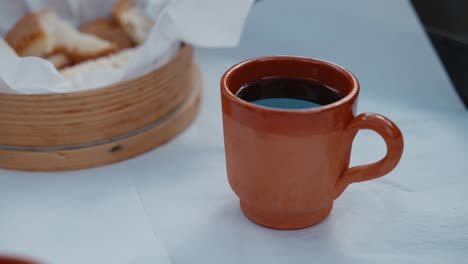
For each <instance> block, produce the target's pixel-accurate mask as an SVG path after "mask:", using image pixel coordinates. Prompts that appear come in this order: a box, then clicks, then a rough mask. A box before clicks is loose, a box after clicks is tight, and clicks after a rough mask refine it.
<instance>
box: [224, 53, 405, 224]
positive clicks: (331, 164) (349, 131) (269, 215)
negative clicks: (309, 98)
mask: <svg viewBox="0 0 468 264" xmlns="http://www.w3.org/2000/svg"><path fill="white" fill-rule="evenodd" d="M271 76H285V77H302V78H310V79H314V80H317V81H319V82H321V83H323V84H326V85H328V86H330V87H333V88H335V89H337V90H339V91H340V92H341V93H342V94H343V95H344V98H342V99H341V100H339V101H336V102H334V103H331V104H328V105H325V106H321V107H318V108H306V109H295V110H286V109H278V108H269V107H263V106H259V105H254V104H251V103H248V102H246V101H243V100H242V99H240V98H238V97H236V96H235V95H234V94H235V93H236V91H237V90H238V89H239V88H240V87H241V86H242V85H243V84H246V83H249V82H252V81H255V80H258V79H261V78H264V77H271ZM358 95H359V82H358V80H357V79H356V77H355V76H354V75H353V74H352V73H351V72H349V71H347V70H346V69H344V68H342V67H340V66H338V65H335V64H333V63H329V62H326V61H321V60H317V59H311V58H303V57H288V56H273V57H262V58H256V59H251V60H248V61H245V62H242V63H239V64H237V65H235V66H233V67H232V68H230V69H229V70H228V71H227V72H226V73H225V74H224V76H223V77H222V79H221V96H222V110H223V127H224V143H225V151H226V164H227V174H228V178H229V183H230V185H231V187H232V189H233V190H234V192H235V193H236V194H237V196H238V197H239V198H240V204H241V208H242V210H243V212H244V213H245V214H246V216H247V217H248V218H250V219H251V220H253V221H254V222H256V223H258V224H260V225H264V226H267V227H271V228H277V229H298V228H304V227H308V226H311V225H314V224H316V223H318V222H320V221H321V220H323V219H324V218H325V217H326V216H327V215H328V214H329V213H330V211H331V209H332V206H333V201H334V200H335V199H336V198H337V197H338V196H339V195H340V194H341V193H342V192H343V191H344V189H345V188H346V186H347V185H349V184H350V183H353V182H359V181H365V180H370V179H374V178H377V177H380V176H383V175H385V174H387V173H388V172H390V171H391V170H392V169H393V168H394V167H395V166H396V165H397V164H398V162H399V160H400V158H401V155H402V152H403V137H402V134H401V132H400V130H399V129H398V127H397V126H396V125H395V124H394V123H393V122H392V121H390V120H389V119H388V118H386V117H384V116H381V115H379V114H374V113H364V114H360V115H357V116H356V107H357V102H358ZM359 129H371V130H374V131H376V132H377V133H378V134H380V136H382V138H383V139H384V140H385V143H386V145H387V154H386V156H385V157H384V158H383V159H381V160H380V161H377V162H375V163H372V164H368V165H361V166H357V167H353V168H349V161H350V155H351V146H352V142H353V139H354V137H355V135H356V133H357V132H358V130H359Z"/></svg>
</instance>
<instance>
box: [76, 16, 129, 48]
mask: <svg viewBox="0 0 468 264" xmlns="http://www.w3.org/2000/svg"><path fill="white" fill-rule="evenodd" d="M80 31H81V32H84V33H87V34H91V35H95V36H96V37H98V38H101V39H104V40H107V41H109V42H112V43H114V44H115V45H116V46H117V48H118V49H119V50H122V49H127V48H131V47H134V46H135V42H134V41H133V39H132V38H130V36H129V35H128V34H127V32H125V30H123V29H122V27H121V26H120V25H119V24H118V23H117V22H116V21H115V20H113V19H111V18H98V19H96V20H93V21H91V22H89V23H87V24H85V25H83V26H82V27H81V28H80Z"/></svg>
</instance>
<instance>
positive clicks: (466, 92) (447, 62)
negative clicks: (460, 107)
mask: <svg viewBox="0 0 468 264" xmlns="http://www.w3.org/2000/svg"><path fill="white" fill-rule="evenodd" d="M411 2H412V3H413V6H414V8H415V9H416V12H417V13H418V15H419V18H420V19H421V21H422V23H423V24H424V27H425V29H426V32H427V34H428V35H429V38H430V39H431V41H432V44H433V45H434V47H435V49H436V50H437V52H438V53H439V57H440V59H441V60H442V63H443V64H444V66H445V68H446V70H447V72H448V74H449V76H450V79H451V80H452V83H453V84H454V86H455V88H456V89H457V91H458V94H459V95H460V96H461V97H462V100H463V102H464V103H465V106H466V107H468V1H467V0H445V1H444V0H412V1H411Z"/></svg>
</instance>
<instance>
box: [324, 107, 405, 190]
mask: <svg viewBox="0 0 468 264" xmlns="http://www.w3.org/2000/svg"><path fill="white" fill-rule="evenodd" d="M360 129H371V130H374V131H375V132H377V133H378V134H379V135H380V136H381V137H382V138H383V139H384V140H385V144H386V145H387V154H386V155H385V157H383V158H382V159H381V160H379V161H377V162H374V163H371V164H366V165H360V166H356V167H352V168H348V169H347V170H345V171H344V172H343V174H341V176H340V177H339V179H338V182H337V184H336V186H335V190H334V194H333V195H334V199H336V198H338V196H340V195H341V194H342V193H343V191H344V190H345V189H346V187H347V186H348V185H349V184H351V183H354V182H361V181H368V180H372V179H375V178H378V177H381V176H383V175H385V174H387V173H389V172H390V171H391V170H393V169H394V168H395V167H396V165H397V164H398V162H399V161H400V158H401V155H402V154H403V145H404V143H403V135H402V134H401V131H400V129H399V128H398V127H397V126H396V125H395V124H394V123H393V122H392V121H391V120H390V119H388V118H386V117H385V116H382V115H379V114H374V113H363V114H360V115H358V116H356V117H355V118H354V119H353V120H352V121H351V123H350V124H349V125H348V126H347V127H346V129H345V133H347V134H348V135H349V138H350V140H351V141H353V140H354V138H355V137H356V134H357V132H358V131H359V130H360Z"/></svg>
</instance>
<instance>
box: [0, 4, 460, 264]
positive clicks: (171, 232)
mask: <svg viewBox="0 0 468 264" xmlns="http://www.w3.org/2000/svg"><path fill="white" fill-rule="evenodd" d="M197 52H198V53H197V57H198V61H199V63H200V65H201V67H202V70H203V75H204V79H205V86H204V89H205V91H204V92H205V93H204V101H203V109H202V111H201V114H200V116H199V117H198V119H197V120H196V121H195V123H194V124H193V125H192V126H191V127H190V128H189V129H188V130H187V131H185V132H184V133H182V134H181V135H180V136H178V137H177V138H176V139H174V140H173V141H171V142H170V143H168V144H166V145H164V146H162V147H160V148H158V149H156V150H154V151H151V152H149V153H147V154H144V155H142V156H139V157H136V158H134V159H131V160H128V161H125V162H121V163H118V164H114V165H110V166H105V167H101V168H96V169H88V170H82V171H74V172H63V173H25V172H14V171H7V170H0V252H2V253H5V252H9V253H17V254H26V255H29V256H33V257H36V258H38V259H41V260H43V261H45V262H48V263H67V264H74V263H166V262H170V261H172V262H173V263H233V264H234V263H359V264H362V263H466V262H465V261H466V259H467V258H468V204H467V203H466V197H467V194H466V193H467V191H466V190H467V188H468V113H467V112H466V111H465V110H464V108H463V106H462V103H461V101H460V100H459V98H458V97H457V96H456V93H455V91H454V89H453V88H452V86H451V84H450V81H449V79H448V78H447V75H446V74H445V72H444V70H443V68H442V66H441V64H440V62H439V60H438V59H437V56H436V54H435V52H434V50H433V49H432V47H431V46H430V43H429V41H428V39H427V37H426V36H425V34H424V32H423V29H422V27H421V25H420V24H419V21H418V19H417V17H416V15H415V13H414V11H413V10H412V8H411V6H410V4H409V2H407V1H403V0H392V1H389V0H354V1H345V0H328V1H315V0H313V1H312V0H303V1H299V0H295V1H284V0H264V1H263V2H261V3H259V4H257V5H256V6H255V7H254V9H253V10H252V13H251V14H250V17H249V19H248V20H247V23H246V29H245V33H244V36H243V39H242V42H241V44H240V47H238V48H236V49H216V50H198V51H197ZM273 54H289V55H302V56H311V57H318V58H322V59H326V60H330V61H333V62H336V63H338V64H341V65H343V66H345V67H347V68H349V69H350V70H351V71H353V72H354V73H355V74H356V75H357V76H358V78H359V80H360V82H361V86H362V89H361V96H360V107H359V112H366V111H372V112H377V113H381V114H384V115H386V116H388V117H389V118H391V119H393V120H394V121H395V122H396V123H397V124H398V125H399V126H400V128H401V130H402V132H403V134H404V137H405V144H406V145H405V152H404V155H403V158H402V161H401V163H400V165H399V166H398V168H397V169H395V170H394V171H393V172H391V173H390V174H389V175H387V176H386V177H384V178H380V179H377V180H374V181H370V182H366V183H359V184H354V185H351V186H350V187H349V188H348V189H347V190H346V191H345V193H344V194H343V195H342V196H341V197H340V198H339V199H338V200H336V202H335V207H334V209H333V212H332V213H331V215H330V216H329V217H328V218H327V219H326V220H325V221H324V222H322V223H321V224H319V225H317V226H314V227H312V228H307V229H303V230H297V231H275V230H270V229H267V228H263V227H260V226H257V225H255V224H253V223H252V222H250V221H249V220H247V219H246V218H245V217H244V216H243V214H242V213H241V211H240V209H239V207H238V200H237V197H236V196H235V195H234V193H233V192H232V191H231V190H230V188H229V185H228V182H227V178H226V171H225V160H224V151H223V140H222V127H221V112H220V111H221V110H220V109H221V106H220V95H219V87H218V82H219V78H220V76H221V74H222V73H223V72H224V71H225V70H226V69H227V68H228V67H229V66H230V65H232V64H234V63H236V62H239V61H241V60H243V59H247V58H250V57H254V56H261V55H273ZM384 153H385V149H384V144H383V141H382V140H381V139H380V138H378V136H377V135H376V134H374V133H371V132H367V131H363V132H360V133H359V135H358V137H357V139H356V141H355V144H354V149H353V157H352V163H353V164H361V163H367V162H371V161H373V160H376V159H378V158H379V157H380V156H382V155H383V154H384Z"/></svg>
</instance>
